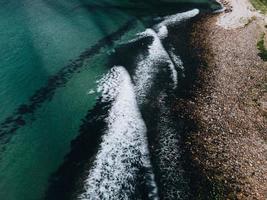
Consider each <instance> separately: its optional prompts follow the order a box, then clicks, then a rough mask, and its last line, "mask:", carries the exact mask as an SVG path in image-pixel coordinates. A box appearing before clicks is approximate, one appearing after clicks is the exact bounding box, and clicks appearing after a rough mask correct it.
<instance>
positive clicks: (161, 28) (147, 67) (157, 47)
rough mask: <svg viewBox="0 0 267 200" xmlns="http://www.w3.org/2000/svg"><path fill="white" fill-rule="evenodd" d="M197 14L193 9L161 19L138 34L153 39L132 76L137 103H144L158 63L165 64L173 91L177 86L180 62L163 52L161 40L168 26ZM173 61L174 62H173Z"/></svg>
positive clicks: (178, 59) (166, 33)
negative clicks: (145, 55)
mask: <svg viewBox="0 0 267 200" xmlns="http://www.w3.org/2000/svg"><path fill="white" fill-rule="evenodd" d="M198 14H199V10H198V9H193V10H191V11H187V12H184V13H178V14H175V15H170V16H167V17H164V18H163V21H162V22H160V23H159V24H157V25H155V26H154V28H153V29H147V30H146V31H144V32H142V33H139V34H138V37H137V39H135V40H138V38H143V37H149V36H151V37H153V42H152V44H151V45H149V47H148V56H147V57H144V56H140V57H139V62H138V64H137V68H136V71H135V75H134V82H135V85H136V93H137V99H138V102H145V101H146V96H147V92H148V91H149V90H150V89H151V87H152V84H153V79H154V78H155V76H156V74H157V73H158V72H159V69H158V68H157V67H155V66H157V65H159V64H160V63H164V62H165V63H167V64H168V66H169V69H170V72H171V78H172V82H173V89H175V88H176V87H177V84H178V72H177V70H176V66H177V67H180V68H182V64H183V63H182V61H181V59H180V58H179V57H177V56H174V54H172V55H169V53H168V52H167V51H166V50H165V48H164V46H163V44H162V42H161V40H162V39H164V38H166V37H167V36H168V26H170V25H175V24H179V23H180V22H181V21H184V20H187V19H190V18H192V17H195V16H196V15H198ZM174 59H175V60H174Z"/></svg>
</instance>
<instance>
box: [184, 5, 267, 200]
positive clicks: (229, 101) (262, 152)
mask: <svg viewBox="0 0 267 200" xmlns="http://www.w3.org/2000/svg"><path fill="white" fill-rule="evenodd" d="M221 3H222V4H223V5H224V6H225V11H224V12H223V13H220V14H215V15H213V16H207V17H204V18H202V20H201V21H199V22H197V23H196V25H195V26H194V28H193V32H192V38H193V39H192V40H193V41H192V44H193V46H194V48H195V51H196V52H197V54H198V55H197V56H198V57H199V59H200V60H201V66H200V68H199V70H198V80H197V81H196V83H195V85H194V87H193V89H192V92H193V94H194V95H193V97H192V99H191V100H190V101H189V103H187V107H188V108H190V109H188V110H190V111H189V113H188V117H189V119H190V120H192V121H194V123H195V124H196V127H197V129H196V130H193V131H192V132H193V133H192V136H191V137H190V139H189V141H188V144H189V145H188V146H189V147H188V149H190V150H189V151H190V153H191V156H192V160H193V163H194V164H195V165H196V166H197V168H198V169H199V170H200V171H201V172H202V173H203V174H204V175H205V177H206V178H207V180H209V181H210V182H212V183H213V185H214V187H216V191H219V193H220V198H219V199H259V200H264V199H266V198H267V167H266V166H267V143H266V141H267V132H266V131H267V123H266V121H267V120H266V119H267V118H266V100H267V96H266V83H267V73H266V72H267V71H266V69H267V68H266V67H267V66H266V62H264V61H263V60H262V59H261V58H260V56H259V55H258V53H259V50H258V49H257V43H258V41H259V40H260V37H261V35H262V34H264V33H266V28H265V27H264V26H265V24H264V23H265V16H264V15H263V14H260V13H259V12H258V11H256V10H255V9H254V8H252V5H251V4H250V3H249V1H247V0H244V1H241V0H231V1H221Z"/></svg>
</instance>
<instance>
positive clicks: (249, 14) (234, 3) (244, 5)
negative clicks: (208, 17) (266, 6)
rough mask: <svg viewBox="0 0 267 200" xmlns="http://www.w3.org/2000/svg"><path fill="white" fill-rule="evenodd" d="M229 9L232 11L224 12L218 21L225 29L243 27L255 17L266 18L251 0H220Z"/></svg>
mask: <svg viewBox="0 0 267 200" xmlns="http://www.w3.org/2000/svg"><path fill="white" fill-rule="evenodd" d="M220 3H222V4H223V5H224V6H225V7H226V8H227V9H228V10H232V12H228V13H223V14H222V15H221V16H220V17H219V18H218V21H217V23H216V24H217V25H218V26H221V27H223V28H225V29H234V28H239V27H243V26H245V25H246V24H248V23H249V22H250V21H251V20H252V19H253V18H255V17H257V18H264V17H263V15H261V14H260V13H259V12H257V11H256V10H255V9H254V8H253V6H252V5H251V4H250V2H249V0H227V1H225V0H220Z"/></svg>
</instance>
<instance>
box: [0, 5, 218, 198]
mask: <svg viewBox="0 0 267 200" xmlns="http://www.w3.org/2000/svg"><path fill="white" fill-rule="evenodd" d="M192 2H193V1H192ZM196 2H197V3H198V4H194V3H192V4H190V3H188V2H187V4H179V3H176V2H175V3H173V2H171V3H170V2H168V1H166V2H164V3H163V2H156V3H155V1H130V0H128V1H119V0H118V1H115V0H113V1H112V0H109V1H107V0H106V1H97V2H96V1H93V0H92V1H89V0H83V1H82V0H80V1H71V0H35V1H33V0H24V1H15V0H2V1H1V2H0V47H1V48H0V101H1V105H2V106H1V115H0V120H1V127H0V199H1V200H17V199H19V200H39V199H44V198H45V196H47V198H48V199H53V197H51V194H52V195H53V194H55V196H56V195H58V193H59V192H58V191H57V192H55V193H54V192H49V191H51V187H53V184H52V183H51V179H53V176H57V175H55V174H54V172H57V171H59V174H60V175H58V176H59V180H61V179H62V176H63V175H64V173H60V166H63V168H64V163H66V162H67V163H68V161H66V159H65V162H64V157H65V156H66V155H67V154H68V153H69V152H72V151H74V152H75V148H71V141H72V140H74V139H75V138H77V137H78V138H79V135H82V134H84V132H86V131H81V125H82V124H84V123H85V122H84V121H82V119H85V116H89V118H94V117H95V116H98V115H99V112H100V113H101V112H102V111H99V109H96V104H97V105H98V104H99V103H97V102H98V101H99V99H98V97H99V95H101V93H98V92H96V89H97V81H98V80H99V79H100V78H101V77H103V75H105V74H106V73H108V72H109V71H110V68H111V67H112V66H113V64H114V65H128V68H127V66H124V67H125V68H126V69H127V70H128V72H129V74H130V75H129V76H131V77H133V78H132V79H134V73H135V72H134V71H135V68H136V66H135V64H136V62H137V60H135V59H137V58H138V59H142V56H144V55H146V53H144V52H141V49H144V48H147V46H144V45H140V44H138V45H137V46H135V48H136V49H137V50H138V49H140V52H133V51H129V49H131V47H129V46H127V45H126V47H125V48H126V49H125V50H122V51H120V49H123V48H121V45H120V44H122V43H124V44H127V42H128V41H129V40H131V39H133V38H136V36H135V35H136V34H137V33H139V32H143V31H145V29H146V28H148V27H151V26H153V25H154V24H156V23H157V22H156V21H155V20H153V19H154V18H156V17H162V16H165V15H170V14H175V13H177V12H179V11H185V10H189V9H192V8H194V7H198V8H205V9H207V8H209V7H210V6H214V5H213V4H212V3H210V2H209V1H195V3H196ZM158 21H159V20H158ZM182 30H183V28H181V27H180V28H179V29H177V31H180V32H181V31H182ZM172 34H175V29H174V30H173V31H172ZM178 35H179V34H178ZM149 38H150V36H148V37H147V38H145V39H144V42H145V43H146V41H149V40H150V39H149ZM148 43H149V42H148ZM169 43H170V41H168V39H167V40H166V45H167V47H168V48H169V47H170V46H171V45H169V46H168V44H169ZM173 45H175V44H173ZM114 48H117V50H116V51H117V52H120V53H119V54H118V55H117V53H116V55H114ZM175 48H177V49H179V47H175ZM127 49H128V50H127ZM132 50H133V49H132ZM127 52H128V53H127ZM177 52H179V50H177V51H176V53H177ZM124 57H125V59H126V60H125V59H123V58H124ZM127 58H129V60H128V59H127ZM126 61H127V62H126ZM111 64H112V66H111ZM130 66H131V67H130ZM166 76H168V75H166ZM163 79H164V80H167V79H166V77H165V78H163ZM158 80H160V79H158ZM133 81H134V80H133ZM137 82H138V81H134V84H136V85H138V84H137ZM156 82H157V81H156ZM140 84H141V83H140ZM135 87H136V88H137V86H135ZM160 87H162V89H160V90H159V89H158V90H155V91H158V93H157V94H155V95H156V98H155V99H157V98H163V97H161V96H165V95H167V96H168V94H169V93H168V92H165V93H166V94H163V93H164V90H165V89H166V88H168V87H169V86H168V87H167V86H166V87H165V86H159V88H160ZM167 90H169V89H167ZM162 92H163V93H162ZM159 94H160V95H159ZM151 97H153V94H150V93H148V99H149V98H151ZM136 98H137V99H138V98H139V97H138V95H137V97H136ZM166 102H168V101H167V100H166ZM154 103H156V102H154ZM141 104H142V103H140V101H138V105H139V106H140V109H141V112H143V113H142V115H143V116H147V115H146V114H145V113H146V112H148V111H149V109H150V108H149V106H148V105H150V104H144V105H143V104H142V105H141ZM101 106H102V104H101ZM163 107H164V106H163ZM166 109H168V108H166ZM100 110H102V107H101V109H100ZM90 111H91V112H92V113H94V114H89V115H88V112H89V113H90ZM98 111H99V112H98ZM161 112H163V113H165V114H166V112H167V111H166V112H165V111H161ZM168 112H169V111H168ZM168 112H167V115H169V114H168ZM165 114H163V115H165ZM105 115H106V114H105ZM145 118H146V117H145ZM86 119H87V120H88V118H86ZM159 119H160V118H159ZM147 120H148V121H149V119H145V121H147ZM85 121H86V120H85ZM89 121H90V120H89ZM92 121H93V120H92ZM152 121H153V120H152ZM151 123H152V122H151ZM153 123H157V122H153ZM172 123H173V122H170V123H169V124H172ZM100 124H101V123H100ZM90 126H91V125H90ZM100 126H101V125H100ZM147 127H148V128H149V125H148V124H147ZM102 128H103V127H97V128H95V127H94V126H93V127H91V129H90V130H94V129H97V130H96V131H95V132H94V131H93V132H94V133H98V132H101V131H99V130H98V129H102ZM161 129H164V127H163V128H161ZM97 131H98V132H97ZM102 134H103V133H102ZM94 137H96V136H94ZM161 139H162V138H161ZM76 140H77V139H76ZM94 141H95V140H94V139H89V141H88V146H90V145H91V147H92V149H94V151H96V152H97V150H96V149H98V146H97V144H98V143H97V142H96V143H95V145H96V147H95V148H94ZM159 141H160V139H159ZM148 148H149V147H148ZM85 150H86V149H85ZM81 151H82V150H81ZM83 153H86V152H83ZM167 153H168V152H167ZM73 155H75V156H77V158H79V155H77V154H76V153H74V154H73ZM92 155H93V154H92ZM155 155H157V154H155ZM88 156H89V153H88ZM152 157H153V152H152ZM87 159H89V160H90V159H92V158H87ZM67 160H68V159H67ZM70 160H71V159H70ZM69 162H71V161H69ZM75 162H77V163H79V160H76V161H75ZM83 162H84V160H83ZM87 162H88V161H87ZM155 162H161V161H155ZM162 162H163V161H162ZM152 164H153V163H152ZM88 170H89V169H88ZM66 171H68V170H66ZM69 172H70V173H71V171H69ZM70 173H69V174H68V176H69V175H70ZM81 174H83V173H81ZM74 175H75V173H74ZM76 178H78V179H79V177H76ZM63 179H64V178H63ZM66 180H68V179H66ZM159 182H160V181H159ZM57 184H58V185H59V187H61V186H60V181H59V183H57ZM51 185H52V186H51ZM55 187H56V186H55ZM49 188H50V189H49ZM62 188H64V187H63V186H62ZM47 194H48V195H47ZM70 195H71V194H70ZM59 196H61V195H59ZM64 198H67V197H64ZM58 199H61V197H59V198H58ZM89 199H90V198H89ZM93 199H94V198H93ZM101 199H105V198H104V197H103V198H101Z"/></svg>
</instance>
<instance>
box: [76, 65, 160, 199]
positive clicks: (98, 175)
mask: <svg viewBox="0 0 267 200" xmlns="http://www.w3.org/2000/svg"><path fill="white" fill-rule="evenodd" d="M99 92H102V101H103V102H110V101H111V102H112V104H111V108H110V110H109V112H108V114H107V117H106V119H105V121H106V123H107V129H106V131H105V133H104V135H103V136H102V142H101V144H100V148H99V151H98V152H97V154H96V157H95V160H94V162H93V164H92V167H91V168H90V169H89V172H88V176H87V179H86V180H85V182H84V190H85V192H83V193H82V194H81V195H79V196H78V199H81V200H86V199H131V198H130V197H131V196H133V195H135V193H136V189H137V188H136V184H138V183H136V182H138V181H137V180H138V177H139V176H142V175H140V174H139V173H144V176H145V178H144V179H145V180H144V182H145V184H146V187H147V188H148V191H147V193H148V194H146V195H147V196H148V197H149V198H150V199H155V200H156V199H158V198H157V187H156V183H155V181H154V174H153V172H152V166H151V163H150V157H149V150H148V144H147V138H146V132H147V129H146V125H145V123H144V121H143V119H142V116H141V113H140V111H139V107H138V104H137V100H136V95H135V91H134V85H133V83H132V81H131V77H130V75H129V73H128V72H127V70H126V69H125V68H124V67H120V66H115V67H113V68H112V70H111V72H110V73H108V74H107V75H106V77H104V78H103V79H102V81H101V82H100V87H99ZM139 184H140V183H139Z"/></svg>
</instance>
